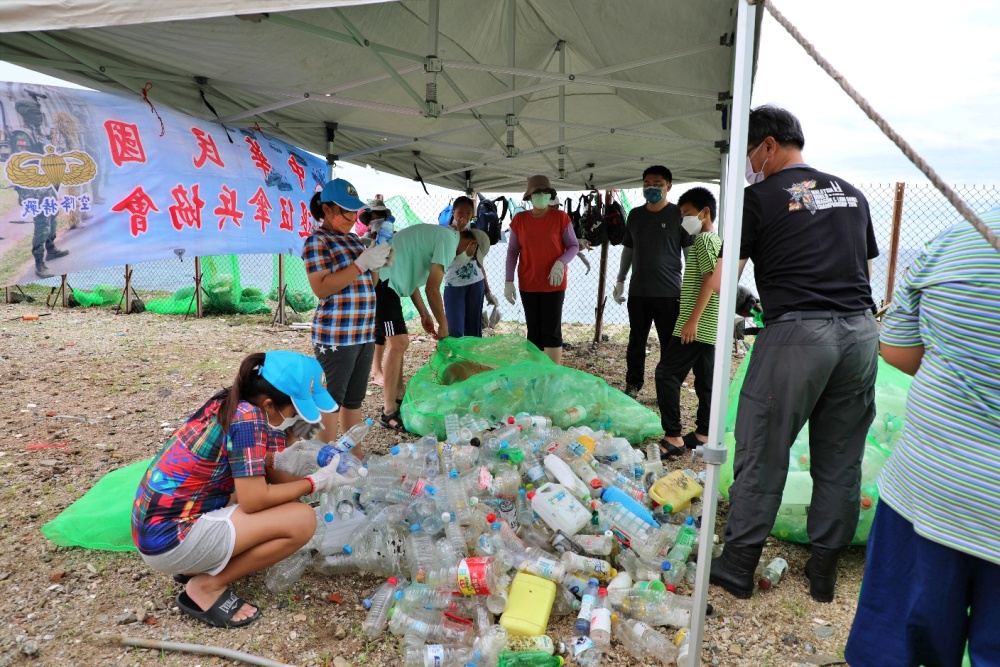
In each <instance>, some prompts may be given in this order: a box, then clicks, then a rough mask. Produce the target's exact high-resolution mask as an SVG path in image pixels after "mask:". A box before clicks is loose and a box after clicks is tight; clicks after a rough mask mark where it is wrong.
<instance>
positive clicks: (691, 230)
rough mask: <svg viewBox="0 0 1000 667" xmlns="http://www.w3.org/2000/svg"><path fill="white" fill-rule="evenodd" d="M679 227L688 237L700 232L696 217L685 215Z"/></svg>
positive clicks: (698, 221) (699, 222) (699, 224)
mask: <svg viewBox="0 0 1000 667" xmlns="http://www.w3.org/2000/svg"><path fill="white" fill-rule="evenodd" d="M681 227H682V228H683V229H684V231H685V232H687V233H688V235H689V236H694V235H695V234H698V233H699V232H701V220H700V219H698V216H696V215H685V216H684V219H683V220H681Z"/></svg>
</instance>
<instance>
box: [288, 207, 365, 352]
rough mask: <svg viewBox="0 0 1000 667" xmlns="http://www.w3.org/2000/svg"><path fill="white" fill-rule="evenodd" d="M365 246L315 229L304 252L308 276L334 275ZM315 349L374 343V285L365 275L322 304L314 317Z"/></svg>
mask: <svg viewBox="0 0 1000 667" xmlns="http://www.w3.org/2000/svg"><path fill="white" fill-rule="evenodd" d="M364 251H365V246H364V245H363V244H362V243H361V239H359V238H358V237H357V236H355V235H354V234H349V233H348V234H338V233H336V232H333V231H330V230H329V229H326V228H325V227H316V228H315V229H314V230H313V233H312V234H311V235H310V236H309V238H308V239H306V243H305V246H304V247H303V248H302V259H303V261H304V262H305V264H306V272H307V273H316V272H317V271H324V270H329V271H333V272H337V271H340V270H341V269H344V268H347V267H349V266H350V265H351V264H353V263H354V260H355V259H357V258H358V255H360V254H361V253H362V252H364ZM312 340H313V344H314V345H329V346H333V347H336V346H338V345H361V344H362V343H370V342H372V341H374V340H375V283H374V282H372V274H371V273H369V272H368V271H365V272H364V273H362V274H361V275H359V276H358V277H357V279H356V280H355V281H354V282H352V283H351V284H349V285H348V286H347V287H345V288H344V289H342V290H340V291H339V292H335V293H333V294H331V295H330V296H328V297H326V298H325V299H323V300H321V302H320V304H319V307H318V308H316V315H315V316H313V327H312Z"/></svg>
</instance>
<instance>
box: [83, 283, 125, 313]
mask: <svg viewBox="0 0 1000 667" xmlns="http://www.w3.org/2000/svg"><path fill="white" fill-rule="evenodd" d="M73 298H74V299H76V302H77V303H78V304H80V305H81V306H83V307H84V308H93V307H94V306H113V305H114V304H116V303H118V301H119V300H120V299H121V298H122V290H120V289H118V288H117V287H115V286H114V285H94V289H93V290H92V291H90V292H87V291H85V290H80V289H76V288H74V289H73Z"/></svg>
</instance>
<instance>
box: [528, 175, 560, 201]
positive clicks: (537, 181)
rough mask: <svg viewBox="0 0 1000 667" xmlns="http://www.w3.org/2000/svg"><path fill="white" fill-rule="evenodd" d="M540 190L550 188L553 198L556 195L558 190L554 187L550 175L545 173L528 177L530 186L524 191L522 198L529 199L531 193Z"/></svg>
mask: <svg viewBox="0 0 1000 667" xmlns="http://www.w3.org/2000/svg"><path fill="white" fill-rule="evenodd" d="M539 190H548V191H549V194H551V195H552V198H553V199H555V197H556V190H555V188H553V187H552V183H550V182H549V177H548V176H545V175H543V174H537V175H535V176H532V177H531V178H529V179H528V188H527V189H526V190H525V191H524V197H522V199H529V198H530V197H531V195H533V194H535V193H536V192H538V191H539Z"/></svg>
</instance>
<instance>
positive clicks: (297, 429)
mask: <svg viewBox="0 0 1000 667" xmlns="http://www.w3.org/2000/svg"><path fill="white" fill-rule="evenodd" d="M322 429H323V424H321V423H320V422H316V423H315V424H310V423H309V422H307V421H306V420H305V419H302V418H301V417H300V418H299V420H298V421H297V422H295V423H294V424H293V425H292V427H291V428H290V429H288V432H289V433H290V434H291V435H294V436H295V437H296V438H298V439H299V440H312V439H313V438H315V437H316V436H317V434H319V432H320V431H321V430H322ZM296 444H297V443H296ZM293 446H294V445H293ZM279 453H280V452H279Z"/></svg>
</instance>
